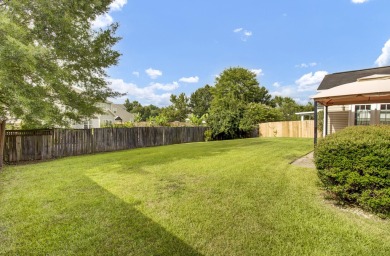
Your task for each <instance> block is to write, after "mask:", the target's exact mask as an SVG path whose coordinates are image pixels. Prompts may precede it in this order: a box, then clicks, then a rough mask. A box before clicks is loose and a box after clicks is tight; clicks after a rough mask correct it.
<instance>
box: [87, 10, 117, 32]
mask: <svg viewBox="0 0 390 256" xmlns="http://www.w3.org/2000/svg"><path fill="white" fill-rule="evenodd" d="M113 22H114V19H113V18H112V17H111V16H110V15H109V14H108V13H105V14H103V15H100V16H98V17H97V18H96V20H94V21H93V22H92V29H98V28H104V27H107V26H109V25H110V24H111V23H113Z"/></svg>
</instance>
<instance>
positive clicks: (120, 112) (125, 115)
mask: <svg viewBox="0 0 390 256" xmlns="http://www.w3.org/2000/svg"><path fill="white" fill-rule="evenodd" d="M112 106H113V107H114V108H116V117H117V118H118V117H119V118H121V119H122V120H123V121H124V122H127V121H134V114H132V113H129V112H127V111H126V108H125V106H123V104H112Z"/></svg>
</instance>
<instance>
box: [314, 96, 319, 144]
mask: <svg viewBox="0 0 390 256" xmlns="http://www.w3.org/2000/svg"><path fill="white" fill-rule="evenodd" d="M317 106H318V103H317V101H314V146H316V145H317V137H318V134H317V125H318V124H317V123H318V111H317Z"/></svg>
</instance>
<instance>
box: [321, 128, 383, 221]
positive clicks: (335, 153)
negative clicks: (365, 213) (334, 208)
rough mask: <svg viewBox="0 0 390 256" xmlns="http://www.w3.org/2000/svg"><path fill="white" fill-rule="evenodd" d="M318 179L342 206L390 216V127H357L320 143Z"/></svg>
mask: <svg viewBox="0 0 390 256" xmlns="http://www.w3.org/2000/svg"><path fill="white" fill-rule="evenodd" d="M315 164H316V167H317V169H318V176H319V178H320V179H321V181H322V182H323V183H324V185H325V188H326V189H327V190H328V191H329V192H331V193H332V194H334V196H335V197H336V199H338V200H339V201H340V202H342V203H347V204H356V205H358V206H360V207H362V208H364V209H367V210H370V211H373V212H376V213H380V214H382V215H387V216H389V214H390V126H367V127H363V126H354V127H348V128H346V129H344V130H342V131H340V132H337V133H335V134H332V135H330V136H328V137H326V138H324V139H322V140H321V141H319V143H318V145H317V147H316V149H315Z"/></svg>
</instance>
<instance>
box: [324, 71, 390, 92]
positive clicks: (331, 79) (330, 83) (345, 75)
mask: <svg viewBox="0 0 390 256" xmlns="http://www.w3.org/2000/svg"><path fill="white" fill-rule="evenodd" d="M377 74H390V66H386V67H379V68H369V69H361V70H352V71H346V72H339V73H333V74H329V75H326V76H325V77H324V79H323V80H322V82H321V84H320V86H319V87H318V89H317V90H319V91H320V90H327V89H330V88H333V87H336V86H339V85H342V84H347V83H352V82H356V81H357V80H358V79H359V78H362V77H368V76H372V75H377Z"/></svg>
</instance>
